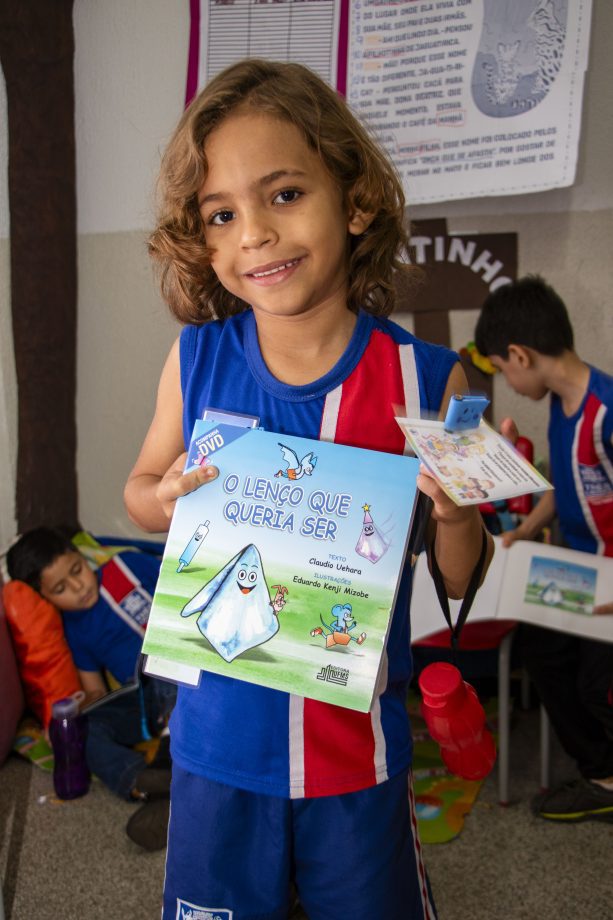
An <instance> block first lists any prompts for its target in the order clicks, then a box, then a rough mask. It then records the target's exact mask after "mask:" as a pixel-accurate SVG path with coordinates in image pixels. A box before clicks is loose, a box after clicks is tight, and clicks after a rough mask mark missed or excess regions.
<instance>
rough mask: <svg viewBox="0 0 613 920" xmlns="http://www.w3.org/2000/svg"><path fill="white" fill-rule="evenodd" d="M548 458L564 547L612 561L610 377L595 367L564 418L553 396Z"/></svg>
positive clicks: (612, 408) (612, 380) (612, 398)
mask: <svg viewBox="0 0 613 920" xmlns="http://www.w3.org/2000/svg"><path fill="white" fill-rule="evenodd" d="M548 434H549V457H550V461H549V462H550V465H551V479H552V482H553V484H554V486H555V496H554V497H555V503H556V508H557V511H558V516H559V519H560V529H561V531H562V536H563V538H564V541H565V543H566V544H567V545H568V546H570V547H571V548H572V549H578V550H582V551H583V552H585V553H595V554H597V555H600V556H613V443H612V437H613V377H610V376H609V375H608V374H605V373H604V371H600V370H598V369H597V368H595V367H592V368H590V379H589V383H588V388H587V392H586V394H585V397H584V399H583V402H582V404H581V406H580V407H579V409H578V410H577V412H575V414H574V415H571V416H569V417H567V416H566V415H565V414H564V412H563V410H562V401H561V400H560V398H559V396H556V395H555V394H552V397H551V414H550V419H549V433H548Z"/></svg>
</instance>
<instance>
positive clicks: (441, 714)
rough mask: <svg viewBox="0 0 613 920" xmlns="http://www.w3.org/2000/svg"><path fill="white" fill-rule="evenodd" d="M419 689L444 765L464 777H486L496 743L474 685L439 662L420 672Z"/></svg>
mask: <svg viewBox="0 0 613 920" xmlns="http://www.w3.org/2000/svg"><path fill="white" fill-rule="evenodd" d="M419 689H420V690H421V693H422V705H421V712H422V716H423V717H424V719H425V721H426V725H427V726H428V731H429V732H430V735H431V736H432V738H433V739H434V740H435V741H436V742H437V743H438V744H439V745H440V748H441V757H442V758H443V762H444V763H445V766H447V767H448V768H449V770H450V772H451V773H454V774H455V775H456V776H461V777H462V778H463V779H471V780H476V779H484V778H485V777H486V776H487V774H488V773H489V772H490V770H491V769H492V767H493V766H494V761H495V760H496V745H495V744H494V739H493V738H492V735H491V733H490V732H489V731H488V730H487V728H486V727H485V713H484V711H483V706H482V705H481V703H480V702H479V697H478V696H477V693H476V691H475V689H474V687H471V685H470V684H467V683H466V681H464V680H462V675H461V674H460V672H459V671H458V669H457V668H456V667H454V665H452V664H447V663H446V662H442V661H437V662H435V663H434V664H430V665H428V667H427V668H424V670H423V671H422V672H421V674H420V675H419Z"/></svg>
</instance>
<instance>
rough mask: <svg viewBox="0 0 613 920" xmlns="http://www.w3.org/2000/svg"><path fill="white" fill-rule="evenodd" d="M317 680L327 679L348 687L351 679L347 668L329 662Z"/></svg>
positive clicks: (332, 682)
mask: <svg viewBox="0 0 613 920" xmlns="http://www.w3.org/2000/svg"><path fill="white" fill-rule="evenodd" d="M317 680H327V681H328V682H329V683H331V684H340V685H341V687H346V686H347V681H348V680H349V671H348V669H347V668H337V667H335V665H333V664H327V665H326V666H325V668H322V669H321V671H320V672H319V674H318V675H317Z"/></svg>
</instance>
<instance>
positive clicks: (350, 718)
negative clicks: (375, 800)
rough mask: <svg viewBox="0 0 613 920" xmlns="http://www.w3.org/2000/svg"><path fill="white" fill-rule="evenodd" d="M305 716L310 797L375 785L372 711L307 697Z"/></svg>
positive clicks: (307, 793)
mask: <svg viewBox="0 0 613 920" xmlns="http://www.w3.org/2000/svg"><path fill="white" fill-rule="evenodd" d="M303 719H304V722H303V725H304V794H305V796H306V797H307V798H309V797H310V796H317V795H332V794H335V795H338V794H341V793H343V792H355V791H356V790H358V789H364V788H365V787H366V786H374V784H375V783H376V776H375V766H374V761H375V740H374V736H373V733H372V727H371V721H370V713H368V712H355V710H353V709H343V708H342V707H341V706H332V705H331V704H330V703H321V702H319V700H311V699H305V701H304V713H303ZM340 777H343V779H342V780H340Z"/></svg>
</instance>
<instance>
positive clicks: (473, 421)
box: [444, 393, 490, 431]
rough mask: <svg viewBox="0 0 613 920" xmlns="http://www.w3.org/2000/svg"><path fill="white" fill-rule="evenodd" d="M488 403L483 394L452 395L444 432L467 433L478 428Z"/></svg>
mask: <svg viewBox="0 0 613 920" xmlns="http://www.w3.org/2000/svg"><path fill="white" fill-rule="evenodd" d="M489 404H490V401H489V399H488V398H487V396H484V395H483V393H464V394H462V393H454V394H453V396H452V397H451V399H450V400H449V408H448V409H447V415H446V416H445V422H444V428H445V431H468V430H470V429H471V428H478V427H479V424H480V423H481V417H482V415H483V413H484V412H485V410H486V409H487V407H488V406H489Z"/></svg>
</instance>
